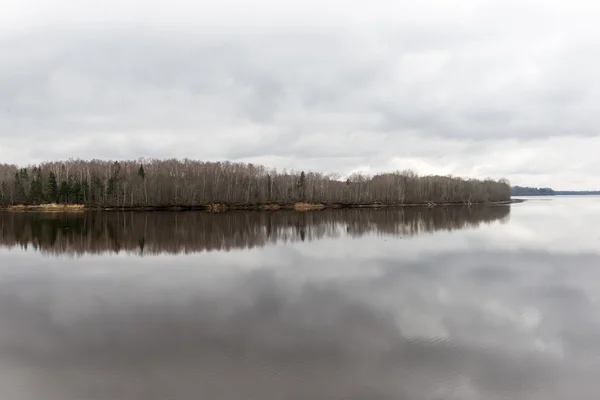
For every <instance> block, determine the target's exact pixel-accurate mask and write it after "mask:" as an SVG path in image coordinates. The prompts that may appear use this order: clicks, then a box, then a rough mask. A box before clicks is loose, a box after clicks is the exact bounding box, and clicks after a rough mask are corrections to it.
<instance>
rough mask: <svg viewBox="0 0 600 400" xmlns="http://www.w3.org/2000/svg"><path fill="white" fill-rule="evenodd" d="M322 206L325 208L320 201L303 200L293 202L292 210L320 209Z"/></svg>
mask: <svg viewBox="0 0 600 400" xmlns="http://www.w3.org/2000/svg"><path fill="white" fill-rule="evenodd" d="M324 208H325V204H321V203H305V202H298V203H294V210H296V211H310V210H322V209H324Z"/></svg>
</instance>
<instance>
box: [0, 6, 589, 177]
mask: <svg viewBox="0 0 600 400" xmlns="http://www.w3.org/2000/svg"><path fill="white" fill-rule="evenodd" d="M29 3H30V4H29V5H32V4H34V3H36V2H35V1H33V0H32V1H30V2H29ZM63 3H64V4H67V2H59V4H63ZM109 3H111V2H109ZM159 3H160V2H150V3H149V5H148V8H147V9H144V10H137V11H138V12H139V15H138V16H137V17H136V16H135V15H134V14H132V11H131V10H133V8H131V7H129V6H131V4H130V2H128V1H125V2H119V5H117V4H116V3H114V4H113V3H111V4H112V6H113V7H114V8H111V7H107V8H106V10H99V9H96V8H95V5H94V4H95V3H94V2H92V3H91V4H90V5H88V8H86V7H82V6H73V5H71V7H70V8H69V9H68V10H70V11H65V12H64V13H63V14H60V15H59V14H54V13H51V12H49V13H48V18H47V21H46V22H47V23H43V21H39V20H38V18H40V15H38V14H35V15H34V14H32V13H30V12H29V8H27V4H25V5H19V6H17V5H15V8H14V13H15V14H14V17H13V18H12V19H11V21H12V22H11V23H9V21H8V20H7V21H6V22H7V24H8V25H7V26H8V28H5V29H7V30H6V32H7V33H6V34H5V35H4V37H3V38H2V39H0V52H1V54H4V55H5V56H4V57H3V62H2V65H1V66H0V137H1V138H2V139H3V143H2V145H0V157H2V158H3V159H6V160H7V161H9V162H18V163H26V162H31V161H39V160H43V159H56V158H64V157H70V156H79V157H89V156H91V155H93V156H96V157H121V158H127V157H141V156H158V157H172V156H174V157H194V158H202V159H223V158H230V159H239V160H246V161H253V162H262V163H266V164H269V165H270V166H275V167H280V168H282V167H287V168H305V169H306V168H311V169H319V170H322V171H329V170H332V171H336V172H340V173H342V174H347V173H349V172H351V171H353V170H357V169H359V170H360V169H363V170H370V171H380V170H384V169H390V168H400V169H404V168H414V169H416V170H417V171H418V172H421V173H432V172H436V173H453V174H463V175H464V174H468V175H472V176H475V177H486V176H491V177H495V178H499V177H503V176H505V177H507V178H509V179H511V180H512V181H514V182H515V183H519V184H536V185H537V184H539V185H541V184H546V185H550V186H558V187H564V188H569V187H571V186H573V185H578V186H580V187H582V188H587V187H593V185H594V181H593V176H594V174H596V173H598V172H599V171H597V168H595V167H593V166H590V165H591V164H585V165H583V166H582V167H581V168H580V169H579V170H578V171H577V173H578V175H579V177H580V179H579V181H577V182H575V181H572V180H571V179H569V178H568V176H567V175H565V174H561V173H560V172H561V169H562V167H563V165H562V163H556V162H555V161H546V160H547V158H548V157H552V153H553V152H560V153H561V158H562V159H564V158H565V157H577V158H578V159H579V160H587V161H589V162H590V163H591V162H592V161H593V155H592V153H591V152H590V151H589V150H586V149H589V147H590V144H592V145H598V144H600V138H599V136H598V132H597V129H596V127H597V126H598V123H599V122H600V121H598V120H597V117H596V113H595V112H594V107H595V104H597V102H598V100H600V99H599V98H598V94H597V93H599V91H598V90H597V86H598V82H597V79H596V78H595V75H596V73H595V71H596V70H597V65H596V63H595V61H594V60H595V56H594V54H595V53H596V50H595V49H596V48H597V43H596V41H595V40H594V39H593V38H592V37H590V35H589V34H587V33H586V31H585V29H584V28H585V27H586V26H588V25H589V24H591V23H592V22H593V21H592V20H591V19H589V17H588V14H587V13H586V12H585V11H586V10H582V9H579V10H577V9H576V10H575V11H572V10H571V11H569V10H565V9H564V8H563V6H562V5H561V4H559V3H557V2H553V3H552V4H550V5H548V6H547V7H544V10H539V8H536V7H535V4H534V3H535V2H518V3H510V2H509V3H507V2H502V3H500V2H483V3H482V2H477V1H475V0H473V1H465V2H463V4H462V5H461V6H460V7H458V6H457V7H456V8H452V9H448V8H447V7H446V6H444V5H443V4H441V3H439V2H437V1H431V2H430V3H431V4H429V6H430V8H427V5H423V6H420V7H412V6H411V7H406V4H403V3H402V2H401V3H399V4H403V5H401V6H400V8H398V5H396V3H395V2H394V3H393V4H392V3H391V2H379V3H380V5H381V6H382V7H383V8H381V9H378V8H377V7H375V8H374V9H369V10H367V9H362V8H361V9H353V8H352V7H348V6H347V5H344V6H343V7H342V8H340V9H343V10H344V12H345V13H343V14H340V13H338V12H333V10H334V9H335V10H337V9H338V8H335V7H334V6H336V7H337V6H340V7H341V4H338V3H336V2H332V3H331V6H332V7H334V8H327V7H325V8H323V7H321V8H320V12H319V13H318V14H314V15H313V13H316V11H315V10H316V9H312V11H310V10H311V8H310V7H311V5H310V4H307V5H306V7H307V8H306V9H303V11H301V10H296V11H297V13H296V14H290V13H288V12H287V11H285V10H283V9H281V8H279V7H277V6H275V5H274V4H271V3H269V7H270V8H268V11H265V12H266V14H265V15H261V16H260V18H258V19H256V21H261V20H262V18H267V16H268V15H271V18H270V19H269V21H271V24H269V23H267V22H264V21H263V23H261V22H256V21H255V20H254V19H252V16H256V15H257V14H256V13H253V12H251V11H248V15H247V16H244V13H243V10H246V6H244V5H243V4H242V3H239V2H232V4H230V5H229V7H233V6H235V7H237V8H235V9H236V10H238V11H239V13H238V14H235V16H230V18H227V17H226V16H227V15H228V14H227V13H226V10H227V6H216V7H215V9H214V10H211V11H207V12H204V13H201V14H195V15H194V16H192V15H190V14H193V13H191V11H190V10H193V9H194V7H195V6H194V5H193V4H192V3H191V2H186V1H177V2H176V3H175V4H174V5H173V7H171V8H169V9H168V10H163V12H160V11H158V9H157V7H158V6H159ZM15 4H16V3H15ZM261 4H262V5H263V6H264V5H266V4H267V3H261ZM511 4H512V6H511ZM313 6H314V5H313ZM384 6H385V7H387V8H385V7H384ZM257 7H260V5H257ZM58 9H61V7H58ZM434 9H435V11H433V10H434ZM186 10H188V11H189V12H187V13H186ZM384 10H386V11H384ZM393 10H396V11H399V10H401V11H403V12H402V13H401V12H398V13H394V11H393ZM538 12H539V13H541V16H539V18H538V17H536V13H538ZM294 15H296V16H295V17H294ZM316 15H318V16H319V17H318V18H311V17H316ZM119 16H121V17H119ZM144 16H145V17H144ZM561 16H562V18H563V19H561V23H560V24H557V25H554V26H548V25H546V24H545V23H544V22H543V18H542V17H546V18H549V19H552V18H554V19H556V18H558V17H561ZM73 18H76V19H77V20H80V21H83V22H80V24H78V25H75V24H73ZM98 18H99V20H97V19H98ZM170 18H173V20H171V19H170ZM174 20H177V21H179V23H178V28H174V27H173V26H174V25H173V24H172V23H171V24H170V25H169V23H170V22H169V21H171V22H172V21H174ZM57 21H63V23H65V24H66V25H65V26H66V27H65V28H61V29H58V28H57V27H56V26H58V25H57ZM86 21H87V24H86ZM211 21H212V22H211ZM253 21H254V22H253ZM374 21H380V22H381V23H380V24H379V26H378V27H373V26H372V25H370V24H372V23H373V22H374ZM509 21H510V24H511V29H509V30H508V31H507V29H506V26H507V23H508V22H509ZM165 24H167V25H165ZM283 25H286V26H287V28H286V27H283ZM167 26H168V27H169V28H168V29H167ZM57 138H60V139H59V143H63V144H64V146H56V145H54V146H53V144H56V143H57V140H56V139H57ZM171 138H172V139H171ZM561 138H562V139H565V140H566V139H568V140H569V141H570V144H569V147H568V148H565V147H564V146H561V147H556V146H554V145H553V143H554V142H555V141H556V140H557V139H559V140H560V139H561ZM32 140H35V142H32ZM98 141H101V142H102V141H103V142H104V143H105V146H98V145H97V142H98ZM473 146H478V147H479V148H482V149H483V150H482V151H481V152H480V151H477V152H472V151H471V149H472V148H473ZM23 147H25V148H26V151H21V152H19V153H18V154H19V155H18V154H17V153H16V152H15V150H16V149H17V148H21V149H22V148H23ZM103 147H106V151H104V150H96V149H102V148H103ZM523 148H526V149H529V150H531V152H532V153H536V154H532V155H531V156H530V157H527V156H523V155H522V154H520V153H519V151H520V150H522V149H523ZM540 148H544V149H545V151H544V152H540V151H539V150H538V149H540ZM111 149H112V150H111ZM498 149H501V154H495V153H498V152H499V151H500V150H498ZM533 163H535V165H536V170H537V169H539V170H540V171H542V173H541V174H529V173H528V170H529V168H530V167H531V165H532V164H533ZM540 175H542V176H540Z"/></svg>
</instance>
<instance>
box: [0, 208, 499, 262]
mask: <svg viewBox="0 0 600 400" xmlns="http://www.w3.org/2000/svg"><path fill="white" fill-rule="evenodd" d="M509 212H510V207H508V206H488V207H449V208H441V207H440V208H433V209H426V208H425V209H423V208H407V209H379V210H374V209H362V210H358V209H351V210H325V211H320V212H307V213H299V212H290V211H281V212H228V213H223V214H211V213H203V212H189V213H176V212H100V213H98V212H87V213H82V214H47V213H40V214H37V213H2V214H0V245H2V246H5V247H13V246H19V247H22V248H32V249H35V250H40V251H42V252H44V253H52V254H65V253H66V254H86V253H103V252H114V253H119V252H121V251H127V252H132V251H133V252H138V253H140V254H159V253H172V254H176V253H190V252H198V251H210V250H230V249H236V248H253V247H261V246H265V245H267V244H274V243H277V242H296V241H311V240H315V239H322V238H324V237H336V236H339V235H340V233H341V232H343V233H345V234H347V235H351V236H354V237H360V236H362V235H365V234H369V233H377V234H381V235H393V236H402V237H407V236H413V235H416V234H419V233H425V232H434V231H439V230H448V231H452V230H455V229H463V228H467V227H477V226H479V225H480V224H482V223H489V222H493V221H498V220H500V221H503V222H505V221H507V219H508V216H509Z"/></svg>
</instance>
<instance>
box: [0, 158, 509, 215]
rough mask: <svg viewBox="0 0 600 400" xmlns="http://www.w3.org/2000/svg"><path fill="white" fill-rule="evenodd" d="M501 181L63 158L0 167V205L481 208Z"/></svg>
mask: <svg viewBox="0 0 600 400" xmlns="http://www.w3.org/2000/svg"><path fill="white" fill-rule="evenodd" d="M510 194H511V189H510V185H509V183H508V181H506V180H503V179H501V180H492V179H486V180H475V179H464V178H459V177H454V176H418V175H417V174H415V173H413V172H411V171H402V172H400V171H397V172H393V173H382V174H376V175H373V176H367V175H361V174H353V175H352V176H350V177H348V178H347V179H345V180H343V179H340V176H339V175H336V174H322V173H317V172H305V171H287V170H283V171H277V170H276V169H269V168H266V167H264V166H260V165H255V164H248V163H236V162H201V161H195V160H189V159H169V160H158V159H139V160H132V161H101V160H91V161H83V160H73V159H71V160H67V161H62V162H45V163H42V164H39V165H30V166H27V167H18V166H15V165H7V164H2V165H0V204H2V205H15V204H41V203H60V204H84V205H86V206H92V207H93V206H98V207H144V206H146V207H172V206H198V205H205V204H210V203H219V204H229V205H251V204H268V203H279V204H290V203H293V202H311V203H324V204H334V203H339V204H348V205H350V204H373V203H383V204H426V203H432V202H433V203H480V202H489V201H504V200H508V199H510Z"/></svg>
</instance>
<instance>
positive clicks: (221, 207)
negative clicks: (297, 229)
mask: <svg viewBox="0 0 600 400" xmlns="http://www.w3.org/2000/svg"><path fill="white" fill-rule="evenodd" d="M525 201H526V199H510V200H502V201H487V202H471V203H465V202H453V203H435V202H427V203H397V204H396V203H394V204H385V203H369V204H345V203H331V204H325V203H308V202H294V203H286V204H280V203H265V204H225V203H210V204H201V205H169V206H125V207H105V206H95V205H88V206H86V205H84V204H55V203H51V204H18V205H9V206H1V207H0V211H3V212H48V213H79V212H84V211H149V212H150V211H173V212H177V211H205V212H225V211H278V210H289V211H320V210H325V209H364V208H368V209H380V208H405V207H408V208H434V207H460V206H463V207H469V206H490V205H492V206H493V205H510V204H515V203H523V202H525Z"/></svg>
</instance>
